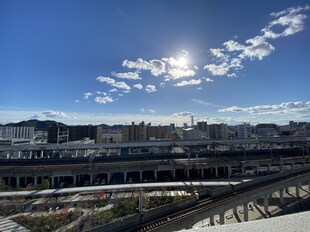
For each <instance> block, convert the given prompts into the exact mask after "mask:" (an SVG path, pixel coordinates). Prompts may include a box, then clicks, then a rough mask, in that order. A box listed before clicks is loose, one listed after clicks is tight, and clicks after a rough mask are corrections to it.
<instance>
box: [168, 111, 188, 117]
mask: <svg viewBox="0 0 310 232" xmlns="http://www.w3.org/2000/svg"><path fill="white" fill-rule="evenodd" d="M192 115H193V113H191V112H179V113H174V114H172V116H181V117H184V116H185V117H186V116H192Z"/></svg>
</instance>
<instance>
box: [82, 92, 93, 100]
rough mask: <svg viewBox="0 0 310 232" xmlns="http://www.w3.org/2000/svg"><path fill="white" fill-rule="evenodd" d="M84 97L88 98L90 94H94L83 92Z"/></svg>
mask: <svg viewBox="0 0 310 232" xmlns="http://www.w3.org/2000/svg"><path fill="white" fill-rule="evenodd" d="M83 95H84V99H85V100H87V99H88V98H89V97H90V96H92V95H93V94H92V93H83Z"/></svg>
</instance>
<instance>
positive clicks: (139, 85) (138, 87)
mask: <svg viewBox="0 0 310 232" xmlns="http://www.w3.org/2000/svg"><path fill="white" fill-rule="evenodd" d="M133 87H134V88H136V89H142V88H143V86H142V85H141V84H135V85H134V86H133Z"/></svg>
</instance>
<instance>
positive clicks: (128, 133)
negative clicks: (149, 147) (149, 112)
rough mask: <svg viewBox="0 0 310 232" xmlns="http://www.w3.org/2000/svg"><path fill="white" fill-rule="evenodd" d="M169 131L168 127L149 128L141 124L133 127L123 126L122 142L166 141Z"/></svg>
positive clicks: (149, 126) (132, 125)
mask: <svg viewBox="0 0 310 232" xmlns="http://www.w3.org/2000/svg"><path fill="white" fill-rule="evenodd" d="M169 131H170V126H151V125H150V124H148V125H145V123H144V122H141V123H140V124H139V125H135V124H134V122H132V124H131V125H128V126H124V127H123V129H122V140H123V142H128V141H146V140H150V139H166V138H168V134H169Z"/></svg>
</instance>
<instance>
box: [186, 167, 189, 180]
mask: <svg viewBox="0 0 310 232" xmlns="http://www.w3.org/2000/svg"><path fill="white" fill-rule="evenodd" d="M186 177H187V179H189V168H188V169H187V170H186Z"/></svg>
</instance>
